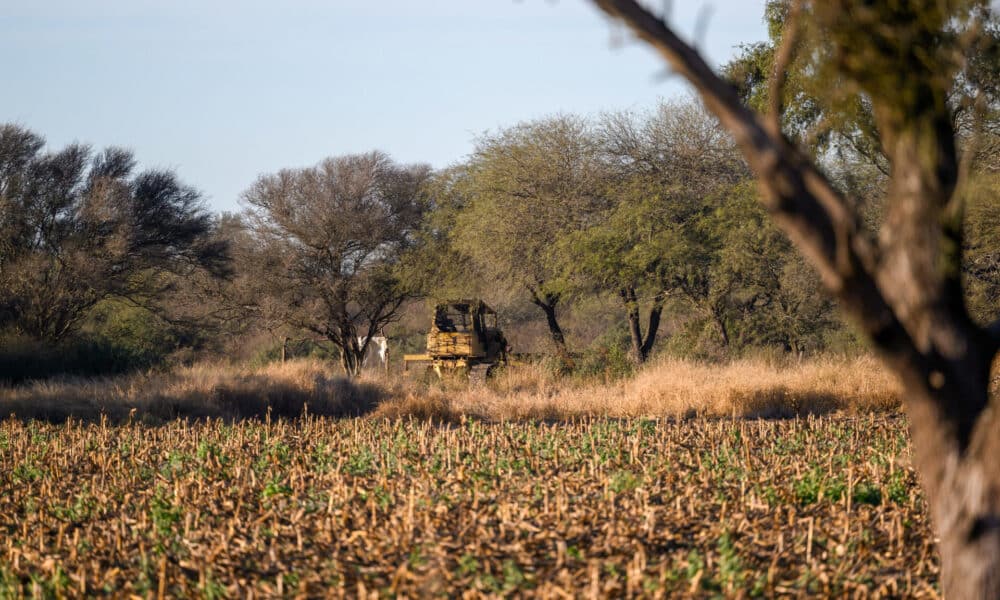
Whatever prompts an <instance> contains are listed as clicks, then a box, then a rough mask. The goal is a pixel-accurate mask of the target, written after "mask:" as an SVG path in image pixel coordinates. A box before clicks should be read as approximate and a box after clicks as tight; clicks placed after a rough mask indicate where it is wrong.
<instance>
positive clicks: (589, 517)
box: [0, 413, 938, 597]
mask: <svg viewBox="0 0 1000 600" xmlns="http://www.w3.org/2000/svg"><path fill="white" fill-rule="evenodd" d="M905 427H906V425H905V422H904V420H903V418H902V417H899V416H894V415H892V414H891V413H889V414H885V413H884V414H880V415H876V414H871V415H867V416H855V417H845V416H838V417H831V416H823V417H809V418H798V419H788V420H771V421H766V420H741V419H730V418H720V419H696V420H680V421H676V420H644V419H597V418H587V419H583V420H578V421H575V422H569V423H558V424H546V423H543V422H501V423H486V422H482V421H477V420H469V419H463V420H462V421H461V422H459V423H457V424H449V425H442V424H440V423H437V424H436V423H434V422H431V421H417V420H413V419H397V420H390V419H378V418H371V417H369V418H352V419H342V420H333V419H327V418H319V417H308V416H307V417H303V418H299V419H294V420H274V421H271V420H266V421H243V422H238V423H228V424H227V423H224V422H222V421H219V420H211V421H207V422H206V421H201V422H198V423H188V422H184V421H174V422H170V423H168V424H166V425H163V426H157V427H151V426H147V425H142V424H140V423H126V424H122V425H118V426H113V425H110V424H108V423H106V422H105V423H97V424H81V423H75V422H69V423H65V424H62V425H48V424H40V423H37V422H28V423H25V422H22V421H19V420H15V419H8V420H6V421H4V422H2V423H0V597H19V596H60V595H65V596H82V595H95V594H96V595H101V594H110V595H114V596H128V595H132V594H134V595H137V596H140V597H159V596H177V597H190V596H202V597H223V596H231V597H270V596H277V595H286V596H293V597H294V596H310V597H312V596H344V595H346V596H351V597H369V596H375V595H377V596H386V595H406V596H409V597H425V596H430V595H439V594H444V595H448V596H468V597H477V596H481V595H540V596H546V597H558V596H567V595H569V596H607V595H612V596H619V597H623V596H637V597H664V596H668V597H677V596H717V595H721V596H726V597H741V596H742V597H749V596H755V595H761V596H783V595H820V594H822V595H843V594H847V595H852V596H853V595H856V594H857V595H858V596H860V597H878V596H897V597H898V596H907V597H921V596H923V597H934V596H935V595H936V592H935V585H936V581H937V577H938V565H937V559H936V557H935V552H934V547H933V541H932V535H931V533H930V531H929V528H928V522H927V516H926V512H925V509H924V504H923V500H922V498H921V496H920V492H919V488H918V486H917V484H916V481H915V478H914V474H913V471H912V470H911V468H910V466H909V448H908V446H907V442H906V435H905Z"/></svg>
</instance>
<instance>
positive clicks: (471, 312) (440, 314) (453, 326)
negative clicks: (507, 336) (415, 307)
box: [434, 300, 497, 337]
mask: <svg viewBox="0 0 1000 600" xmlns="http://www.w3.org/2000/svg"><path fill="white" fill-rule="evenodd" d="M434 327H435V329H437V330H438V331H441V332H447V333H474V334H476V335H478V336H480V337H482V336H484V335H485V334H486V331H487V330H488V329H497V313H496V311H495V310H493V309H492V308H490V307H489V306H486V304H484V303H483V302H476V301H471V300H470V301H459V302H448V303H445V304H438V305H437V307H435V309H434Z"/></svg>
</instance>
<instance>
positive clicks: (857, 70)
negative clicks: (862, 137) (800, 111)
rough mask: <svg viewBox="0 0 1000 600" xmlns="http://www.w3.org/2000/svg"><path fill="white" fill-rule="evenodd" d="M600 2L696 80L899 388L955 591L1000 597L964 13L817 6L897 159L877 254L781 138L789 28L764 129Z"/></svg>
mask: <svg viewBox="0 0 1000 600" xmlns="http://www.w3.org/2000/svg"><path fill="white" fill-rule="evenodd" d="M595 2H596V4H597V5H598V6H599V7H600V8H602V9H603V10H604V11H606V12H607V13H608V14H610V15H612V16H614V17H617V18H620V19H621V20H623V21H624V22H625V23H626V24H627V25H628V26H629V27H630V28H631V29H632V31H633V32H634V33H635V34H636V35H638V36H639V37H640V38H642V39H643V40H645V41H646V42H648V43H650V44H651V45H652V46H653V47H654V48H655V49H656V50H657V51H659V53H660V54H661V55H662V56H663V57H664V58H665V59H666V60H667V62H668V63H669V64H670V65H671V66H672V67H673V68H674V69H675V70H676V71H677V72H678V73H679V74H681V75H682V76H684V77H685V78H686V79H688V81H690V82H691V83H692V84H693V85H694V87H695V89H696V90H697V92H698V93H699V95H700V96H701V97H702V99H703V100H704V102H705V105H706V106H707V107H708V109H709V110H711V111H712V112H713V113H714V114H715V115H716V116H717V117H718V118H719V120H720V121H721V122H722V124H723V125H724V126H725V127H726V128H727V129H729V131H730V132H732V134H733V135H734V137H735V139H736V141H737V143H738V144H739V146H740V148H741V150H742V152H743V154H744V157H745V158H746V159H747V161H748V162H749V164H750V166H751V167H752V168H753V169H754V171H755V172H756V173H757V176H758V178H759V181H760V186H761V190H762V192H763V194H762V195H763V198H762V201H763V202H764V205H765V207H766V208H767V209H768V210H769V212H770V213H771V215H772V216H773V218H774V219H775V221H776V222H777V223H778V225H779V226H780V227H781V228H782V229H784V231H785V232H786V233H787V234H788V236H789V238H791V240H792V242H793V243H795V245H796V246H797V247H798V248H799V250H800V251H802V252H803V254H804V255H805V256H806V258H807V259H808V260H809V261H810V263H811V264H812V265H813V266H814V267H815V268H816V270H817V271H818V272H819V274H820V276H821V278H822V280H823V284H824V286H825V287H826V289H827V290H828V291H829V292H830V293H831V294H832V295H833V296H834V297H835V298H837V300H838V301H839V303H840V305H841V306H842V307H843V309H844V310H845V312H846V313H847V314H848V315H849V316H851V317H852V318H853V319H854V321H855V322H856V323H857V324H858V325H859V326H860V328H861V329H862V330H863V331H864V332H865V334H866V335H867V336H868V338H869V339H870V340H871V342H872V345H873V347H874V348H875V349H876V350H877V351H878V352H879V353H880V354H881V356H882V357H883V359H884V360H885V361H886V363H887V364H888V365H889V366H890V367H891V368H892V369H893V370H894V371H895V372H896V373H897V374H898V375H899V376H900V378H901V379H902V381H903V384H904V385H905V389H906V393H905V398H904V400H905V405H906V410H907V412H908V414H909V417H910V422H911V436H912V440H913V448H914V455H915V459H916V467H917V470H918V472H919V474H920V477H921V480H922V482H923V485H924V488H925V490H926V491H927V499H928V503H929V505H930V511H931V515H932V518H933V520H934V523H935V528H936V530H937V533H938V536H939V538H940V543H939V550H940V552H941V562H942V582H941V585H942V590H943V591H944V593H945V596H946V597H948V598H960V599H965V598H1000V406H998V404H1000V399H998V398H996V397H994V398H992V399H991V398H990V396H989V382H990V369H991V365H992V364H993V361H994V358H995V356H996V353H997V350H998V346H1000V321H998V322H997V323H995V324H994V325H992V326H990V327H988V328H981V327H978V326H977V325H975V324H974V323H973V322H972V321H971V319H970V318H969V316H968V312H967V310H966V308H965V304H964V297H963V291H962V285H961V281H960V273H961V247H962V246H961V241H962V240H961V231H962V230H961V214H962V210H961V197H960V193H959V192H956V185H957V180H958V172H959V169H958V160H957V152H956V147H955V132H954V129H953V126H952V119H951V114H950V110H949V108H948V101H947V94H948V93H949V90H950V86H951V84H952V81H953V78H951V77H947V76H946V75H947V73H952V72H954V68H953V67H952V65H951V64H950V63H949V62H948V61H949V60H953V57H954V56H956V55H958V56H960V55H961V50H962V49H961V48H959V47H953V48H950V49H949V48H945V49H944V50H940V46H941V44H942V41H941V40H946V39H949V38H948V36H947V35H944V34H942V32H943V31H945V30H946V28H948V27H951V26H953V25H954V23H955V22H956V21H955V19H957V17H956V16H955V15H952V14H949V13H948V12H947V11H946V10H945V9H944V8H942V7H943V6H945V5H944V4H942V3H939V2H935V0H926V1H919V2H918V1H914V2H912V3H910V4H906V3H903V4H901V5H900V4H898V3H888V2H887V3H877V2H875V3H866V4H865V6H864V7H863V10H861V9H860V8H859V9H858V10H856V11H852V9H855V8H858V7H854V6H853V5H852V3H851V2H850V0H831V1H830V2H823V3H812V4H811V5H810V7H811V15H810V16H811V17H812V18H814V19H815V20H816V21H817V24H818V26H819V27H822V28H824V30H825V31H828V33H829V34H830V39H831V40H833V43H834V44H835V45H836V48H835V49H836V51H838V52H840V53H841V55H842V56H849V57H852V58H854V59H855V60H853V61H850V60H842V61H841V63H838V64H839V65H841V67H842V68H843V71H844V73H843V74H844V76H845V78H846V79H847V80H848V81H851V82H853V84H855V85H856V86H857V87H858V88H859V89H860V90H863V91H864V92H865V93H866V94H867V95H868V96H869V98H870V100H871V102H872V105H873V107H874V112H875V115H876V118H877V121H878V123H877V124H878V130H879V132H880V133H881V136H882V142H883V146H884V148H885V150H886V154H887V156H888V157H889V159H890V162H891V163H892V175H891V183H890V189H889V193H888V197H887V199H886V216H885V220H884V223H883V225H882V228H881V230H880V232H879V238H878V241H877V243H876V242H875V241H874V240H872V239H870V238H869V237H868V236H866V235H865V234H864V232H862V231H860V230H859V221H860V219H859V217H858V214H857V211H856V208H855V205H854V204H853V203H851V202H849V201H848V200H846V199H845V198H843V197H842V196H841V195H840V193H839V192H837V191H836V189H835V188H834V187H833V185H831V184H830V182H829V181H828V180H827V179H826V178H825V176H824V175H823V174H822V173H821V172H820V171H819V169H818V168H817V167H816V166H815V165H814V163H813V162H812V160H811V159H810V158H809V157H808V156H807V155H806V154H805V153H803V152H802V151H800V150H799V149H798V148H796V147H795V146H794V145H792V144H791V143H790V142H789V141H788V140H787V139H786V138H785V136H784V135H783V134H782V133H781V127H780V110H781V106H780V98H781V86H782V85H783V79H784V76H785V75H784V73H785V67H786V66H787V64H788V62H789V60H790V57H791V56H792V53H793V52H794V46H795V41H794V40H795V34H796V31H795V26H796V23H795V20H794V19H792V20H790V22H789V27H788V29H787V30H786V32H785V34H784V35H783V38H782V39H783V41H782V45H781V47H780V48H779V49H778V51H777V54H776V60H775V63H776V66H775V73H774V77H773V80H772V84H771V86H772V87H771V94H770V95H771V112H770V114H768V115H767V116H766V118H765V117H762V116H760V115H757V114H755V113H753V112H751V111H750V110H749V109H748V108H746V107H745V106H744V105H742V104H741V103H740V101H739V99H738V97H737V95H736V93H735V91H734V90H733V89H732V87H731V86H729V85H728V84H727V83H726V82H725V81H723V80H722V79H720V78H719V77H718V76H717V75H716V74H715V73H714V72H713V71H712V69H711V68H710V67H709V66H708V65H707V64H706V63H705V62H704V60H703V59H702V58H701V56H700V55H698V53H697V52H695V51H694V50H693V49H692V48H691V47H690V46H689V45H687V44H686V43H685V42H683V41H682V40H680V39H679V38H678V37H677V35H676V34H675V33H674V32H673V31H672V30H671V29H670V28H669V27H668V26H667V25H666V24H665V23H664V22H663V21H662V20H660V19H659V18H658V17H656V16H655V15H653V14H651V13H649V12H648V11H646V10H645V9H644V8H643V7H642V6H640V5H639V4H638V3H637V2H635V1H634V0H595ZM794 6H795V7H798V5H797V4H796V5H794ZM793 10H795V11H797V8H795V9H793ZM859 30H860V33H859ZM928 49H931V51H928ZM862 53H863V56H864V58H863V60H858V58H859V57H860V56H862ZM887 81H888V82H889V83H886V82H887Z"/></svg>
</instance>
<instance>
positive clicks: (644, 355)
mask: <svg viewBox="0 0 1000 600" xmlns="http://www.w3.org/2000/svg"><path fill="white" fill-rule="evenodd" d="M618 293H619V296H621V299H622V303H623V304H624V305H625V314H626V316H627V318H628V330H629V339H630V341H631V343H632V347H631V352H630V356H631V358H632V361H633V362H634V363H635V364H636V365H637V366H638V365H642V364H644V363H645V362H646V361H647V360H648V359H649V355H650V353H651V352H652V351H653V345H654V344H655V343H656V334H657V332H658V331H659V329H660V316H661V315H662V314H663V302H664V298H665V295H664V294H663V293H659V294H657V295H656V297H655V298H654V299H653V305H652V306H651V307H650V309H649V324H648V327H647V328H646V335H645V337H643V335H642V314H641V311H640V309H639V300H638V298H637V297H636V293H635V288H632V287H626V288H622V289H621V290H619V292H618Z"/></svg>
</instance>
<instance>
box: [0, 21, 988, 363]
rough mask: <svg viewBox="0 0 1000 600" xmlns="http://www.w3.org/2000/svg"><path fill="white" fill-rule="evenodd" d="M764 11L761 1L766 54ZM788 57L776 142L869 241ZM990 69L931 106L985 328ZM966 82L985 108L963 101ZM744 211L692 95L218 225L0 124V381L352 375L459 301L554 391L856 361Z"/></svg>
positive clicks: (784, 247) (840, 145)
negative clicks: (956, 191)
mask: <svg viewBox="0 0 1000 600" xmlns="http://www.w3.org/2000/svg"><path fill="white" fill-rule="evenodd" d="M784 11H785V4H784V3H781V2H772V3H770V4H769V6H768V13H767V18H768V19H769V20H770V21H771V24H772V27H771V30H772V32H775V33H774V35H778V33H777V32H780V29H781V28H780V24H781V22H782V21H783V19H784V18H785V12H784ZM989 31H991V32H993V33H995V31H994V30H989ZM779 42H780V40H777V39H772V40H771V41H770V42H766V43H762V44H757V45H753V46H748V47H745V48H743V50H742V52H741V53H740V55H739V56H737V57H736V58H735V59H734V60H733V61H732V62H731V63H730V64H728V65H727V66H726V67H725V68H724V70H725V72H726V73H727V75H728V76H729V78H730V80H731V81H732V82H733V83H734V85H736V87H737V89H738V90H739V92H740V94H741V96H742V97H743V99H744V101H745V102H746V103H747V104H749V105H751V106H755V107H758V108H760V107H765V106H769V105H773V104H774V102H773V100H772V99H771V98H769V88H768V86H767V85H766V82H767V80H768V76H769V74H770V72H771V71H772V70H773V69H772V66H773V61H774V55H775V52H776V50H775V49H776V48H777V46H778V44H779ZM817 47H818V48H820V49H821V44H819V45H818V46H817ZM817 52H819V51H817ZM797 56H799V57H804V58H799V59H797V62H795V63H793V64H791V65H790V66H789V73H788V77H787V82H786V86H785V87H784V92H783V94H784V95H783V97H782V102H781V105H782V107H783V112H782V115H783V118H782V122H781V123H780V126H781V127H782V128H783V130H784V131H786V134H787V135H788V136H789V137H790V138H792V139H794V140H795V141H796V142H797V143H798V144H799V145H801V146H802V147H805V148H808V149H810V150H811V152H812V154H813V155H814V156H815V157H817V161H818V162H819V163H820V165H821V166H822V168H823V169H824V170H825V172H826V173H827V175H828V176H829V177H830V178H831V180H832V181H834V182H835V184H836V185H837V186H839V187H840V188H841V191H842V192H843V193H844V194H845V196H847V197H849V198H852V199H853V201H854V202H856V203H857V204H858V206H860V207H861V211H860V213H861V214H862V215H863V218H864V220H865V221H866V226H867V228H868V230H869V231H877V230H878V226H879V222H880V220H881V218H882V217H881V199H882V198H884V197H885V191H886V190H885V188H886V186H887V185H888V181H889V178H888V175H889V169H890V167H889V164H888V162H887V161H886V159H885V156H884V154H883V152H882V147H881V141H880V139H879V137H878V132H877V131H876V130H875V129H874V128H873V127H872V125H871V124H872V122H873V120H872V115H871V114H870V111H871V108H870V105H869V104H867V103H866V101H865V99H864V98H863V97H860V96H858V95H857V94H855V95H853V96H851V95H850V94H847V95H843V94H840V93H839V92H837V93H833V92H830V90H829V81H826V80H824V78H825V77H828V76H827V75H826V74H825V72H824V71H823V69H822V68H821V66H822V65H819V66H817V65H815V64H811V63H810V62H809V61H810V60H816V57H817V56H822V54H821V53H818V54H817V53H812V54H810V53H808V52H800V53H799V54H798V55H797ZM998 56H1000V53H993V54H989V53H984V55H983V56H982V57H979V56H977V57H976V58H977V60H973V61H970V63H969V65H970V66H969V69H968V73H967V74H966V75H965V77H964V78H963V79H960V80H959V83H958V84H957V85H959V86H964V87H962V89H956V93H955V94H954V103H955V104H954V107H953V114H954V118H955V120H956V123H957V125H958V126H959V131H960V132H963V137H962V141H963V144H964V145H963V149H962V150H963V152H964V153H965V154H966V155H967V159H968V160H966V161H965V165H966V170H965V172H964V173H963V178H964V179H963V181H962V185H963V187H962V189H963V193H964V194H965V197H966V201H965V211H966V220H965V223H966V226H965V235H964V238H963V244H964V248H963V251H964V273H963V277H964V279H965V281H966V283H967V286H966V288H967V291H968V294H967V296H968V298H967V301H968V303H969V305H970V308H971V312H972V314H973V315H974V316H976V317H977V318H981V319H984V320H985V319H986V318H988V316H989V315H992V314H995V313H996V311H997V308H998V307H997V303H998V298H1000V201H998V200H997V192H998V188H1000V167H998V165H1000V161H998V156H1000V153H998V151H997V149H998V148H1000V144H998V143H997V142H998V140H1000V133H998V132H1000V128H998V127H997V123H998V122H1000V120H998V119H997V118H996V116H997V111H996V106H995V103H993V102H992V100H989V99H992V98H993V97H994V96H995V94H994V91H995V90H996V89H997V86H996V84H995V81H994V80H995V79H996V73H997V72H1000V70H998V69H997V68H996V67H997V63H998V62H1000V60H998ZM973 83H974V84H975V85H973ZM973 88H977V89H980V90H986V92H985V93H984V94H980V96H978V97H980V98H983V97H985V98H987V99H988V100H989V101H988V102H985V103H984V102H980V103H979V104H977V105H975V106H974V105H973V104H970V103H969V102H966V101H965V100H963V98H964V97H966V96H967V95H968V91H969V90H970V89H973ZM963 94H965V96H963ZM757 194H758V190H757V187H756V185H755V184H754V182H753V177H752V174H751V173H750V172H749V170H748V168H747V165H746V164H745V163H744V161H743V160H742V158H741V157H740V154H739V153H738V152H737V150H736V148H735V145H734V143H733V140H732V139H731V138H730V137H729V136H728V135H727V134H726V133H724V131H723V130H722V129H721V128H720V126H719V125H718V123H717V122H716V121H715V120H714V119H712V118H711V117H709V116H708V115H707V114H706V113H705V111H704V110H702V108H701V107H700V106H698V105H696V104H695V103H693V102H690V101H688V102H683V101H670V102H664V103H662V104H661V105H659V106H658V107H656V108H655V109H653V110H650V111H649V112H645V113H635V112H611V113H605V114H601V115H596V116H588V117H583V116H576V115H557V116H553V117H549V118H544V119H538V120H534V121H529V122H524V123H520V124H517V125H514V126H512V127H509V128H506V129H503V130H500V131H497V132H492V133H488V134H485V135H482V136H481V137H479V138H478V139H477V140H476V143H475V148H474V151H473V152H472V153H471V154H470V156H469V157H467V158H466V159H465V160H463V161H462V162H460V163H457V164H454V165H452V166H450V167H449V168H446V169H442V170H439V171H434V170H432V169H431V168H429V167H428V166H426V165H400V164H398V163H395V162H394V161H393V160H392V159H391V158H390V157H388V156H386V155H385V154H382V153H379V152H370V153H367V154H359V155H348V156H340V157H332V158H328V159H325V160H323V161H321V162H319V163H318V164H317V165H316V166H314V167H309V168H304V169H287V170H282V171H278V172H275V173H272V174H266V175H263V176H261V177H260V178H259V179H258V180H257V181H256V182H254V183H253V184H252V185H251V186H250V187H249V188H248V189H247V190H246V191H245V192H244V193H243V195H242V197H241V202H242V205H243V207H244V209H243V211H242V212H240V213H239V214H226V215H213V214H211V213H210V212H209V211H208V210H207V209H206V207H205V205H204V202H203V199H202V197H201V196H200V194H199V193H198V192H197V191H196V190H195V189H194V188H192V187H190V186H188V185H187V184H184V183H183V182H181V181H179V180H178V178H177V177H176V175H175V174H173V173H171V172H169V171H157V170H151V171H143V172H137V171H136V168H135V158H134V157H133V156H132V154H131V153H130V152H128V151H125V150H122V149H117V148H110V149H106V150H103V151H99V152H98V151H94V150H93V149H91V148H89V147H86V146H81V145H71V146H69V147H67V148H64V149H62V150H57V151H46V150H45V146H44V141H43V139H42V138H41V137H40V136H39V135H37V134H35V133H33V132H31V131H29V130H27V129H25V128H24V127H20V126H16V125H5V126H2V127H0V380H20V379H24V378H29V377H40V376H45V375H47V374H50V373H55V372H72V373H106V372H116V371H124V370H129V369H135V368H145V367H150V366H155V365H162V364H166V365H169V364H173V363H177V362H188V361H192V360H197V359H199V358H204V357H225V358H229V359H242V360H245V359H256V360H270V359H279V358H283V357H285V356H286V355H288V354H303V353H313V354H318V355H320V356H323V357H327V358H330V359H333V360H339V361H340V363H341V365H342V366H343V368H344V370H345V371H346V372H347V373H351V374H356V373H358V372H359V371H360V368H361V364H362V361H363V357H364V356H365V353H366V350H367V348H366V346H367V345H368V340H369V339H371V338H372V337H373V336H376V335H380V334H382V333H388V334H389V335H390V337H391V338H393V339H394V340H396V343H397V345H401V346H402V347H404V348H406V349H412V350H416V349H418V347H419V345H420V343H421V341H422V337H421V335H420V334H422V333H423V330H424V329H425V328H426V326H427V323H426V321H424V320H422V317H416V318H412V319H411V318H410V314H411V312H408V307H412V306H413V305H414V304H420V303H423V302H426V301H430V302H433V301H434V300H435V299H448V298H460V297H472V296H476V297H482V298H483V299H485V300H486V301H487V302H488V303H490V304H493V305H497V306H498V307H499V308H501V309H502V314H503V315H504V321H505V322H504V323H502V324H503V326H504V327H505V328H506V329H508V331H509V332H511V333H512V335H511V334H509V335H508V338H512V339H515V340H516V339H517V337H518V336H517V331H518V330H519V328H520V329H524V330H527V329H530V327H529V324H534V323H539V324H541V326H542V329H543V331H544V332H545V337H546V338H547V340H548V343H547V347H548V349H550V351H551V354H552V355H553V356H554V357H555V360H554V364H555V365H556V366H557V367H558V368H559V369H561V370H563V371H573V370H575V371H577V372H587V371H599V370H602V369H603V370H604V371H607V370H608V368H609V365H611V366H613V367H614V368H615V369H616V370H617V372H627V371H628V370H630V369H632V368H634V367H635V366H637V365H640V364H641V363H643V362H644V361H646V360H647V359H648V358H649V357H650V356H651V355H652V354H653V353H654V352H657V351H667V352H671V353H675V354H683V355H693V356H699V357H707V358H722V357H726V356H732V355H738V354H741V353H745V352H755V351H758V350H759V349H762V348H765V349H770V350H769V351H773V352H779V353H787V354H789V355H793V356H801V355H803V354H809V353H818V352H823V351H828V350H844V349H854V348H857V347H858V345H859V342H858V341H857V338H856V337H855V336H854V335H853V333H852V332H851V331H850V330H849V329H847V327H846V326H845V325H843V324H842V322H841V320H840V319H838V318H837V315H836V307H835V306H834V305H833V303H832V302H830V301H829V300H827V299H826V297H825V295H824V294H822V293H821V292H820V286H819V281H818V279H817V277H816V276H815V275H814V273H813V272H812V271H811V270H810V269H809V268H807V267H806V265H805V264H804V263H803V261H802V259H800V258H799V257H798V255H797V254H796V253H795V252H793V251H792V250H791V248H790V244H789V243H788V241H787V240H786V239H785V237H784V236H783V235H781V234H780V233H779V232H778V231H777V229H776V228H775V227H774V226H772V225H771V223H770V221H769V218H768V215H766V214H765V212H764V210H763V209H762V208H761V204H760V202H759V201H758V198H757ZM424 312H426V311H422V310H419V309H418V310H416V311H415V313H417V314H423V313H424ZM567 322H569V323H570V325H569V326H567Z"/></svg>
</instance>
